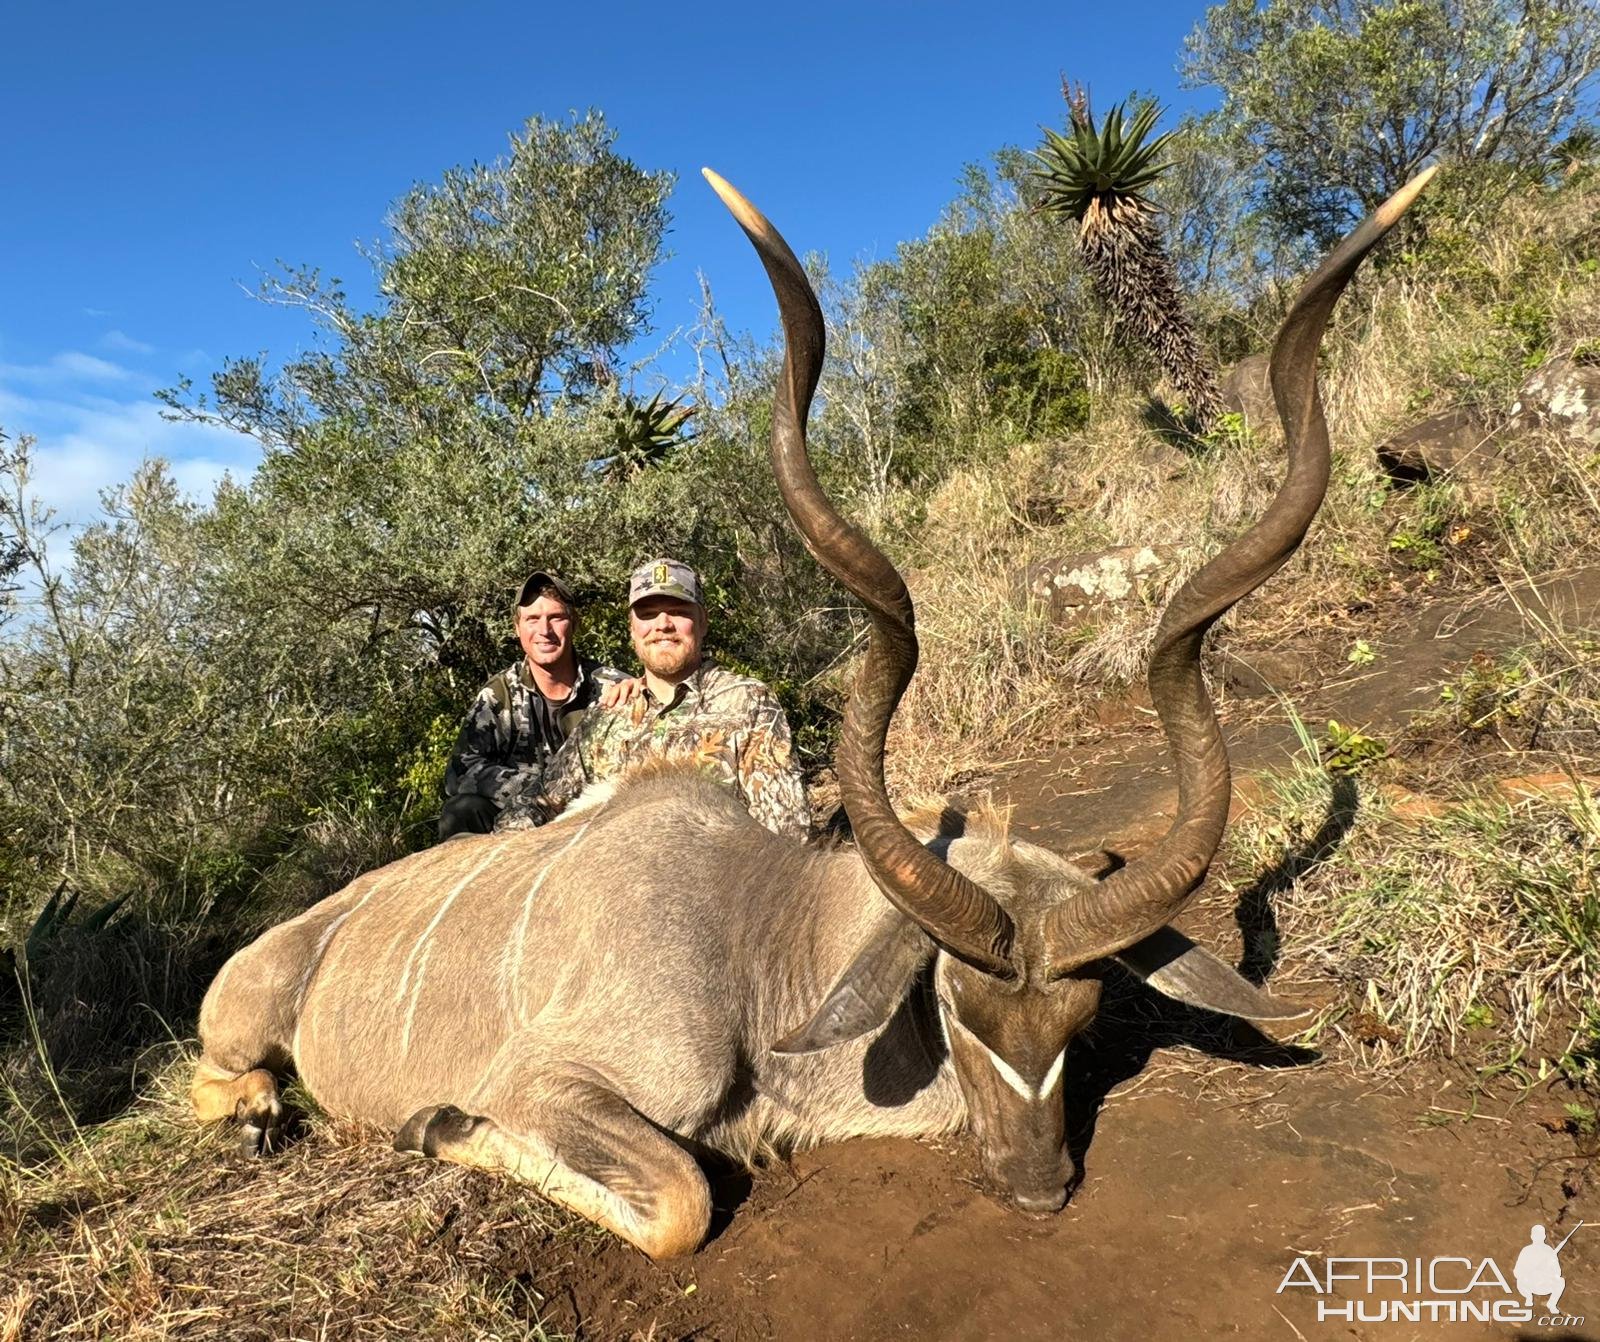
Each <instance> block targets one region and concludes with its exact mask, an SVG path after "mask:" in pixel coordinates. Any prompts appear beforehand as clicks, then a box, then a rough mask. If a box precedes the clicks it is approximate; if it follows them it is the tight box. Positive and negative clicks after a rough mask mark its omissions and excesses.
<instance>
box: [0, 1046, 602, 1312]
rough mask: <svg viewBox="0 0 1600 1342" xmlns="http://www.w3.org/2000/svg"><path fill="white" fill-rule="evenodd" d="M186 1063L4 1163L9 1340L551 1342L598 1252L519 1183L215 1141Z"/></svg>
mask: <svg viewBox="0 0 1600 1342" xmlns="http://www.w3.org/2000/svg"><path fill="white" fill-rule="evenodd" d="M189 1066H190V1063H189V1061H188V1060H187V1059H185V1060H182V1061H181V1062H179V1063H177V1064H175V1065H174V1066H173V1067H172V1068H170V1069H169V1070H168V1071H167V1072H166V1073H165V1074H164V1075H163V1077H162V1078H161V1080H160V1082H159V1084H158V1085H157V1086H156V1087H155V1089H154V1092H153V1093H152V1094H151V1095H150V1096H149V1097H148V1098H147V1099H145V1100H144V1101H142V1102H141V1103H140V1104H139V1105H138V1106H137V1107H136V1108H135V1109H134V1110H132V1111H130V1112H129V1113H127V1114H125V1115H124V1116H122V1117H120V1118H118V1119H116V1120H113V1121H111V1122H109V1123H105V1124H102V1125H99V1126H98V1127H97V1128H95V1129H93V1130H90V1131H87V1132H86V1133H85V1134H84V1141H83V1143H82V1144H81V1145H80V1144H78V1143H76V1142H74V1143H70V1144H68V1145H66V1146H63V1147H62V1148H61V1149H60V1150H59V1152H58V1155H57V1157H56V1158H55V1159H53V1160H51V1161H49V1162H47V1163H45V1164H42V1165H38V1166H34V1167H31V1168H30V1167H22V1166H17V1165H9V1164H7V1165H0V1282H4V1283H5V1284H4V1286H3V1287H0V1339H4V1340H5V1342H11V1339H40V1340H41V1342H42V1340H43V1339H76V1338H113V1337H114V1338H196V1339H202V1338H204V1339H210V1338H217V1339H222V1338H226V1339H230V1342H236V1340H237V1339H258V1338H259V1339H263V1342H264V1340H265V1339H273V1340H274V1342H278V1340H279V1339H290V1338H295V1339H299V1338H304V1339H313V1338H315V1339H324V1338H338V1339H346V1338H352V1339H356V1338H389V1339H393V1338H441V1339H443V1338H450V1339H458V1338H467V1337H470V1338H475V1339H477V1338H484V1339H542V1338H546V1337H550V1336H552V1334H549V1333H547V1332H546V1331H545V1329H544V1327H543V1325H542V1324H541V1323H540V1317H541V1314H542V1313H543V1311H544V1307H545V1296H544V1294H543V1292H546V1291H554V1290H555V1289H557V1287H556V1286H555V1285H554V1284H552V1283H556V1282H559V1280H560V1279H561V1278H562V1276H563V1275H564V1274H566V1273H568V1272H569V1271H570V1270H571V1269H572V1268H573V1266H574V1264H575V1263H576V1262H577V1261H578V1260H580V1259H582V1258H584V1257H586V1256H590V1255H592V1253H593V1251H594V1249H595V1247H596V1246H597V1245H599V1244H600V1243H602V1242H603V1241H602V1239H601V1237H600V1236H599V1235H598V1232H596V1231H594V1230H593V1228H592V1227H590V1226H588V1225H587V1223H582V1222H575V1221H573V1220H572V1219H571V1218H568V1217H567V1216H566V1215H565V1214H564V1213H562V1212H560V1211H559V1210H558V1209H555V1208H553V1207H552V1206H550V1205H549V1204H548V1203H545V1202H543V1201H542V1200H541V1199H539V1198H538V1197H537V1196H536V1195H534V1194H532V1193H531V1192H529V1191H528V1190H526V1189H522V1188H519V1187H518V1186H517V1185H515V1184H513V1183H511V1182H509V1181H507V1180H497V1179H493V1178H491V1177H489V1176H486V1175H482V1174H478V1173H475V1172H472V1171H467V1170H463V1169H459V1168H456V1167H452V1166H448V1165H443V1164H436V1163H434V1162H430V1161H422V1160H417V1159H414V1158H411V1157H406V1156H401V1155H398V1154H396V1153H395V1152H393V1151H392V1150H390V1148H389V1146H388V1143H387V1142H384V1141H381V1140H378V1139H377V1138H376V1137H375V1136H374V1134H372V1133H370V1132H363V1131H361V1130H359V1129H357V1128H354V1127H351V1126H347V1125H342V1124H337V1123H332V1122H329V1121H327V1120H323V1119H314V1120H312V1121H311V1123H310V1125H309V1131H308V1132H307V1133H306V1135H305V1136H304V1138H303V1139H302V1140H300V1141H299V1142H297V1143H296V1144H294V1145H292V1146H291V1147H290V1148H289V1149H288V1150H287V1151H285V1152H282V1153H281V1154H279V1155H277V1156H274V1157H272V1158H269V1159H265V1160H246V1159H245V1158H243V1157H241V1156H238V1155H236V1154H235V1153H234V1152H233V1150H232V1146H231V1135H230V1133H229V1131H228V1130H227V1129H225V1128H222V1129H211V1130H208V1131H201V1130H199V1129H198V1128H197V1127H196V1126H195V1124H194V1122H193V1120H192V1119H191V1118H190V1117H189V1116H188V1114H187V1112H186V1108H187V1106H186V1104H185V1102H184V1101H183V1100H182V1099H181V1097H180V1096H179V1094H178V1093H177V1092H178V1091H179V1090H180V1089H181V1087H182V1085H183V1083H184V1082H185V1080H186V1077H187V1072H188V1068H189Z"/></svg>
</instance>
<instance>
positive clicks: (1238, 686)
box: [1221, 648, 1317, 699]
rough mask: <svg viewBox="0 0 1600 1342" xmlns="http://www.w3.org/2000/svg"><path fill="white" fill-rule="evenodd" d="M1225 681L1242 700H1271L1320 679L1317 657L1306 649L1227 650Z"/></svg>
mask: <svg viewBox="0 0 1600 1342" xmlns="http://www.w3.org/2000/svg"><path fill="white" fill-rule="evenodd" d="M1221 670H1222V681H1223V684H1225V685H1226V686H1227V687H1228V689H1229V691H1230V692H1232V693H1233V694H1236V695H1238V696H1239V697H1240V698H1241V699H1270V698H1271V697H1272V696H1273V695H1274V694H1282V693H1284V692H1285V691H1287V690H1293V689H1298V688H1299V687H1300V686H1302V685H1307V684H1309V683H1311V682H1312V681H1314V680H1315V679H1316V675H1317V661H1316V657H1315V656H1314V655H1313V654H1312V653H1311V652H1310V651H1309V650H1308V649H1304V648H1275V649H1273V650H1272V651H1271V652H1265V651H1255V650H1253V649H1248V650H1246V651H1244V652H1224V653H1223V654H1222V658H1221Z"/></svg>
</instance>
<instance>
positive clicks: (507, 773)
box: [444, 657, 626, 806]
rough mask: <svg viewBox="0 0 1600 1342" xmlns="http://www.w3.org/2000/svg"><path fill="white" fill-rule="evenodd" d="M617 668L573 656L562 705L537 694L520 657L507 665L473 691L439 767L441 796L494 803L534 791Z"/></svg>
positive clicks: (615, 678) (615, 676)
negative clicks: (573, 670)
mask: <svg viewBox="0 0 1600 1342" xmlns="http://www.w3.org/2000/svg"><path fill="white" fill-rule="evenodd" d="M623 679H626V677H624V676H623V674H622V672H620V671H617V670H614V669H612V668H611V667H609V666H601V665H599V664H598V663H596V662H591V661H589V660H587V659H586V658H583V657H580V658H579V659H578V683H577V684H576V685H574V686H573V687H572V695H571V697H570V698H568V699H567V701H566V702H565V703H562V704H553V703H551V702H550V701H549V700H548V699H546V698H545V697H544V696H543V695H542V694H540V693H539V687H538V686H537V685H535V684H534V683H533V676H532V674H531V673H530V672H529V670H528V664H527V662H525V661H522V662H518V663H517V664H516V665H515V666H510V667H507V668H506V669H505V670H504V671H502V672H501V673H500V674H499V675H497V676H495V677H494V678H493V679H492V680H491V681H490V682H489V683H488V684H487V685H485V686H484V687H483V688H482V689H481V690H479V691H478V697H477V699H476V700H474V701H473V705H472V707H471V709H470V710H468V712H467V717H466V721H465V722H463V723H462V724H461V731H460V733H459V734H458V735H457V736H456V745H455V749H454V750H453V751H452V752H451V754H450V765H449V767H448V768H447V769H446V770H445V775H444V792H445V796H447V797H459V796H467V795H477V796H480V797H487V798H488V799H489V800H490V801H492V802H493V803H494V804H495V805H496V806H504V805H505V804H506V802H507V800H508V799H509V798H511V797H513V796H516V795H518V794H520V793H522V792H524V791H526V792H528V793H530V794H532V793H537V792H538V791H539V788H540V784H541V783H542V781H543V779H544V773H545V769H546V767H547V766H548V765H549V762H550V760H551V758H552V757H553V756H554V755H555V753H556V751H558V750H559V749H560V748H561V743H562V742H563V741H564V740H566V738H567V737H568V736H570V735H571V734H572V731H573V729H574V728H575V727H576V726H577V725H578V722H579V720H580V719H581V718H582V717H583V715H584V714H585V712H586V711H587V710H588V709H589V707H590V706H591V705H592V704H593V703H594V702H595V700H596V699H598V698H599V697H600V691H601V690H602V689H604V688H605V687H606V686H607V685H609V684H611V683H612V682H613V681H618V680H623Z"/></svg>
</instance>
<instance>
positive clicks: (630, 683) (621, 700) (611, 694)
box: [600, 676, 644, 708]
mask: <svg viewBox="0 0 1600 1342" xmlns="http://www.w3.org/2000/svg"><path fill="white" fill-rule="evenodd" d="M643 691H644V677H643V676H630V677H628V679H626V680H614V681H612V682H611V683H610V684H609V685H607V686H606V687H605V689H603V690H601V691H600V707H601V708H616V707H617V706H618V705H619V704H631V703H632V702H633V701H634V700H635V699H636V698H638V696H639V695H640V694H641V693H643Z"/></svg>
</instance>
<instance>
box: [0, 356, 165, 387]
mask: <svg viewBox="0 0 1600 1342" xmlns="http://www.w3.org/2000/svg"><path fill="white" fill-rule="evenodd" d="M133 376H134V374H133V373H132V372H131V371H130V370H129V369H126V368H124V367H122V365H121V364H115V363H112V362H111V361H110V360H109V359H101V358H97V357H96V356H95V355H93V354H85V353H84V352H83V351H82V350H75V349H69V350H63V351H62V352H61V353H60V354H56V355H52V356H51V357H50V358H49V359H48V360H47V361H46V362H44V363H35V364H21V363H3V364H0V385H4V384H5V383H6V382H20V383H22V384H24V385H25V386H31V387H64V386H68V385H70V384H71V383H74V382H127V381H130V380H131V379H132V378H133Z"/></svg>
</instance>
